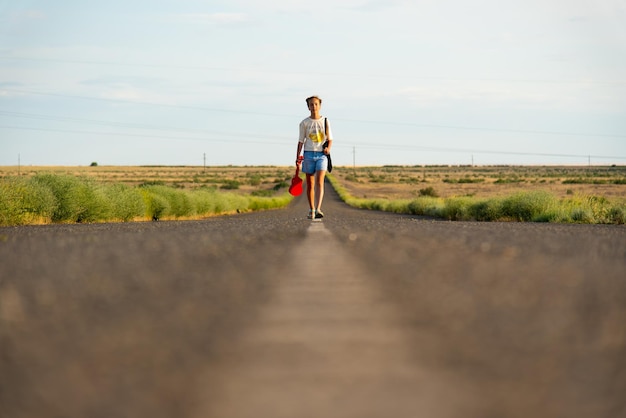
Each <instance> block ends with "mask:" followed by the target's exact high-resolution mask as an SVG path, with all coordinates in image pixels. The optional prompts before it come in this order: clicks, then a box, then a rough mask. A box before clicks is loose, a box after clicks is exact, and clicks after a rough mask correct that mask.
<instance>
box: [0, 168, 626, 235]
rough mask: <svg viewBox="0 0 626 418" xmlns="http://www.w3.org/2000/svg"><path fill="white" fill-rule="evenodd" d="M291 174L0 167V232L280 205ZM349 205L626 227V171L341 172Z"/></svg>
mask: <svg viewBox="0 0 626 418" xmlns="http://www.w3.org/2000/svg"><path fill="white" fill-rule="evenodd" d="M292 175H293V168H292V167H275V166H244V167H241V166H239V167H238V166H219V167H218V166H212V167H204V168H203V167H193V166H182V167H176V166H141V167H117V166H102V165H99V164H95V165H94V164H93V163H92V165H91V166H84V167H21V168H18V167H0V226H7V225H24V224H36V223H73V222H118V221H120V222H127V221H141V220H165V219H199V218H203V217H208V216H215V215H220V214H228V213H235V212H247V211H254V210H264V209H273V208H280V207H283V206H285V205H287V204H288V203H289V202H290V201H291V200H292V197H291V196H290V195H289V194H288V192H287V188H288V185H289V182H290V179H291V176H292ZM328 178H329V180H330V181H331V182H332V184H333V186H334V187H335V189H337V191H338V192H339V194H340V196H341V197H342V199H343V200H344V201H346V202H347V203H348V204H350V205H352V206H354V207H358V208H365V209H374V210H382V211H390V212H396V213H407V214H414V215H425V216H432V217H437V218H442V219H449V220H477V221H530V222H570V223H600V224H624V223H626V166H605V167H595V166H594V167H570V166H563V167H561V166H536V167H534V166H477V167H472V166H378V167H356V168H349V167H337V169H336V170H335V171H333V174H332V175H329V176H328Z"/></svg>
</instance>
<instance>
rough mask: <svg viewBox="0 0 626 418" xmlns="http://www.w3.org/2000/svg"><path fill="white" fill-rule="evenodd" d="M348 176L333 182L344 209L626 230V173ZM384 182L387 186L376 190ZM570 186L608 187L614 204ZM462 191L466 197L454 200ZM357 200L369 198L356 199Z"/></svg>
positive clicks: (417, 170)
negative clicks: (503, 189) (619, 226)
mask: <svg viewBox="0 0 626 418" xmlns="http://www.w3.org/2000/svg"><path fill="white" fill-rule="evenodd" d="M347 171H348V173H345V174H343V175H342V178H341V179H339V178H338V176H336V175H329V176H328V178H329V180H330V182H331V183H332V185H333V187H334V188H335V189H336V190H337V192H338V193H339V195H340V197H341V198H342V199H343V200H344V201H345V202H346V203H347V204H349V205H351V206H353V207H357V208H362V209H372V210H380V211H387V212H394V213H406V214H411V215H422V216H430V217H436V218H442V219H448V220H456V221H519V222H560V223H590V224H624V223H626V197H625V194H624V192H626V189H625V188H624V184H626V181H625V180H626V172H625V171H624V169H623V168H621V170H620V169H618V168H615V167H612V169H611V168H609V169H605V170H596V171H591V170H588V169H574V168H558V169H557V168H546V167H543V168H531V169H524V168H520V169H519V170H511V169H510V168H509V167H499V168H494V167H492V168H488V169H478V170H471V169H469V168H468V167H465V168H458V167H454V168H452V169H451V168H450V167H446V168H445V169H444V168H443V167H438V168H435V169H433V167H430V168H423V167H381V168H372V167H370V168H361V169H359V170H358V171H357V170H347ZM350 171H352V172H350ZM380 183H385V184H387V187H385V188H381V187H379V184H380ZM391 184H396V185H398V186H399V187H396V188H393V190H392V191H391V193H388V194H386V195H383V196H380V195H381V194H384V193H385V191H386V190H391V189H390V188H389V185H391ZM403 184H404V185H409V186H404V187H403ZM572 184H576V185H588V186H590V187H589V188H586V189H585V190H586V191H587V192H589V191H594V190H595V191H598V190H599V189H598V187H599V186H598V185H604V186H610V187H612V188H611V189H604V190H610V194H611V197H605V196H601V195H600V196H599V195H594V194H590V193H584V192H582V190H579V191H573V190H572V189H571V188H569V187H570V185H572ZM433 185H436V186H433ZM451 185H454V188H452V187H451ZM502 185H506V186H507V187H508V189H507V190H509V193H505V194H502V193H501V190H500V189H499V188H500V187H503V186H502ZM461 186H464V187H466V189H465V190H466V191H467V193H463V189H460V187H461ZM564 187H566V188H565V189H563V188H564ZM438 188H439V190H441V192H439V191H438ZM451 191H452V192H451ZM459 191H460V192H461V193H462V194H461V195H455V194H454V192H459ZM355 193H362V194H363V195H364V196H363V197H356V196H355ZM367 194H370V195H372V194H374V195H378V196H376V197H368V196H367ZM442 194H445V195H446V196H442ZM480 194H482V195H484V196H479V195H480ZM390 195H392V196H393V197H391V198H390V197H389V196H390Z"/></svg>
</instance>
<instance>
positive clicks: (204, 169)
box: [202, 152, 206, 171]
mask: <svg viewBox="0 0 626 418" xmlns="http://www.w3.org/2000/svg"><path fill="white" fill-rule="evenodd" d="M203 157H204V165H203V167H204V168H203V169H202V171H206V152H205V153H204V154H203Z"/></svg>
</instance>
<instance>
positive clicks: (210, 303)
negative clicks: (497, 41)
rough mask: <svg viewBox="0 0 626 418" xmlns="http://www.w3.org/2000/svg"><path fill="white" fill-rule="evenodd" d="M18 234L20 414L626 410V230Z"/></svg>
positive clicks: (295, 219)
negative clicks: (625, 394) (625, 397)
mask: <svg viewBox="0 0 626 418" xmlns="http://www.w3.org/2000/svg"><path fill="white" fill-rule="evenodd" d="M304 200H305V199H304V198H299V199H297V200H296V201H294V203H293V204H292V205H291V206H290V207H289V208H287V209H284V210H277V211H268V212H262V213H253V214H240V215H234V216H227V217H219V218H211V219H207V220H203V221H186V222H153V223H119V224H96V225H47V226H28V227H16V228H0V417H2V418H5V417H6V418H22V417H94V418H97V417H107V418H110V417H173V416H176V417H252V416H254V417H272V418H278V417H320V416H324V417H381V416H390V417H416V416H427V417H435V418H437V417H459V416H463V417H467V418H472V417H476V418H488V417H528V416H536V417H568V418H570V417H594V418H598V417H618V416H626V400H625V399H624V395H623V394H624V393H626V274H625V271H626V269H625V267H626V228H625V227H624V226H602V225H555V224H530V223H475V222H444V221H435V220H430V219H426V218H419V217H411V216H403V215H394V214H385V213H377V212H367V211H361V210H355V209H351V208H348V207H347V206H345V205H343V204H342V203H341V202H340V201H339V199H338V197H337V195H336V194H335V193H334V191H332V190H329V189H328V188H327V197H326V199H325V205H324V213H325V214H326V218H324V220H323V222H321V223H312V222H310V221H308V220H306V219H304V218H305V214H306V204H305V202H304Z"/></svg>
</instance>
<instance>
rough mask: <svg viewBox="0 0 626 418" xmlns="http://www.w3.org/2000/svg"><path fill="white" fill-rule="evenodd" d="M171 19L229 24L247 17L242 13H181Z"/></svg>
mask: <svg viewBox="0 0 626 418" xmlns="http://www.w3.org/2000/svg"><path fill="white" fill-rule="evenodd" d="M173 20H174V21H175V22H178V23H195V24H210V25H229V24H234V23H242V22H247V21H248V20H249V19H248V16H247V15H246V14H244V13H183V14H177V15H174V16H173Z"/></svg>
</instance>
